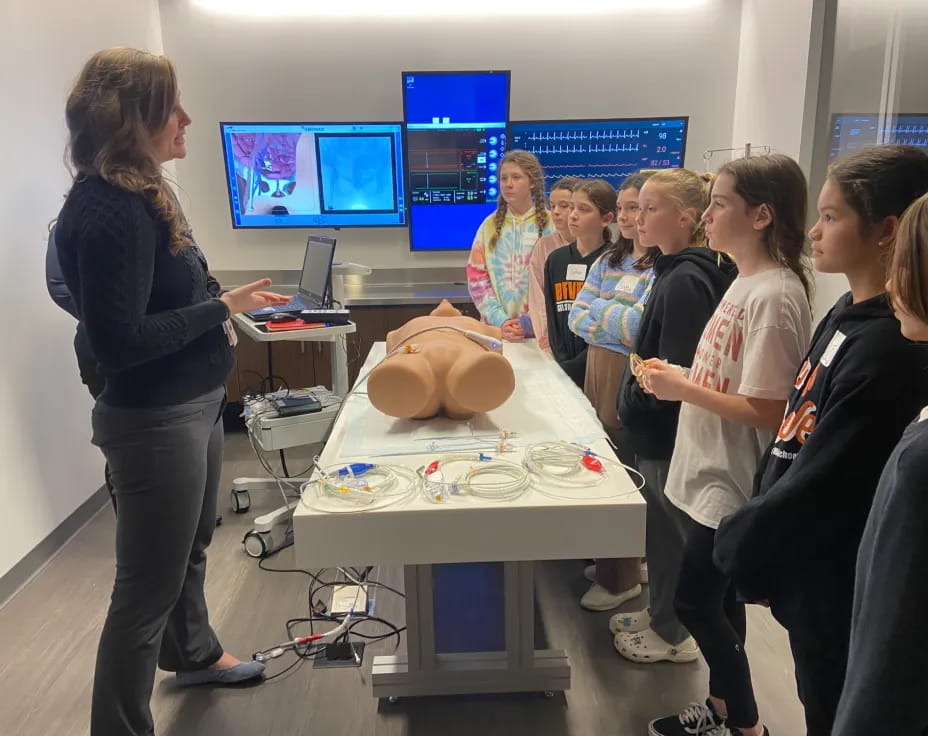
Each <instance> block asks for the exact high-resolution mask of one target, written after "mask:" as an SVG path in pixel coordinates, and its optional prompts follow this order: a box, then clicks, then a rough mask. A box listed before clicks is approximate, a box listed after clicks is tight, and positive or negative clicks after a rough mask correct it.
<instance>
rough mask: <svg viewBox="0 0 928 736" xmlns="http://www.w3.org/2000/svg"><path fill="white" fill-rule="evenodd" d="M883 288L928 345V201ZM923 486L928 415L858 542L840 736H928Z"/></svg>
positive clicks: (897, 461)
mask: <svg viewBox="0 0 928 736" xmlns="http://www.w3.org/2000/svg"><path fill="white" fill-rule="evenodd" d="M886 285H887V287H888V288H889V293H890V295H891V297H892V302H893V307H894V308H895V312H896V317H897V318H898V319H899V323H900V325H901V327H902V334H903V335H904V336H905V337H906V338H907V339H909V340H914V341H917V342H923V343H924V342H928V194H926V195H925V196H923V197H921V199H919V200H918V201H917V202H916V203H915V204H913V205H912V206H911V207H909V209H908V210H906V213H905V215H904V216H903V218H902V221H901V222H900V223H899V234H898V235H897V236H896V243H895V245H894V246H893V259H892V264H891V266H890V272H889V281H888V282H887V284H886ZM925 379H928V376H925V377H924V378H923V379H922V382H924V381H925ZM926 478H928V407H925V408H923V409H922V411H921V413H920V414H919V416H918V417H917V418H916V420H915V421H914V422H912V423H911V424H910V425H909V426H908V428H907V429H906V430H905V433H904V434H903V435H902V439H901V440H900V441H899V444H898V445H896V449H895V450H894V451H893V454H892V455H891V456H890V458H889V462H887V463H886V467H885V468H884V469H883V475H882V476H880V485H879V486H878V487H877V490H876V497H875V498H874V499H873V508H872V509H871V510H870V518H869V519H868V520H867V527H866V529H865V530H864V536H863V540H862V541H861V543H860V551H859V552H858V554H857V581H856V583H855V586H854V616H853V619H852V622H851V652H850V658H849V660H848V666H847V677H846V678H845V681H844V691H843V692H842V694H841V703H840V704H839V705H838V715H837V717H836V720H835V727H834V730H833V731H832V734H833V736H870V734H875V733H892V734H909V733H910V734H926V733H928V710H926V709H925V703H924V699H925V693H928V669H926V668H925V666H924V664H923V662H922V659H921V657H913V656H912V652H924V651H925V650H926V649H928V627H926V626H925V622H926V621H928V593H926V590H925V570H928V493H926V492H925V479H926Z"/></svg>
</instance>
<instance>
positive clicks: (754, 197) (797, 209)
mask: <svg viewBox="0 0 928 736" xmlns="http://www.w3.org/2000/svg"><path fill="white" fill-rule="evenodd" d="M722 174H728V175H729V176H731V177H732V179H734V181H735V192H737V194H738V196H739V197H741V198H742V199H743V200H744V201H745V202H747V204H748V206H749V207H759V206H760V205H766V206H767V207H768V208H770V215H771V224H770V226H769V227H767V228H766V229H765V230H764V244H765V246H766V248H767V254H768V255H769V256H770V257H771V258H772V259H773V261H774V262H776V263H778V264H780V265H781V266H785V267H786V268H788V269H789V270H790V271H792V272H793V273H795V274H796V276H798V277H799V280H800V281H801V282H802V287H803V288H804V289H805V292H806V297H808V298H810V299H811V296H812V280H811V279H810V277H809V276H810V273H811V268H810V266H809V254H808V249H807V247H806V244H807V243H806V210H807V207H808V199H809V188H808V186H807V184H806V177H805V174H803V173H802V169H800V168H799V164H797V163H796V162H795V161H794V160H793V159H791V158H790V157H789V156H785V155H783V154H782V153H771V154H768V155H765V156H752V157H751V158H739V159H735V160H734V161H730V162H728V163H727V164H725V165H724V166H722V168H720V169H719V172H718V176H721V175H722Z"/></svg>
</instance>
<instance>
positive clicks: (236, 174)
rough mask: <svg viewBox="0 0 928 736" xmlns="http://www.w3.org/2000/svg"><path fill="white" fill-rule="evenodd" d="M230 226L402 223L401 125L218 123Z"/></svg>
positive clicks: (342, 225)
mask: <svg viewBox="0 0 928 736" xmlns="http://www.w3.org/2000/svg"><path fill="white" fill-rule="evenodd" d="M219 126H220V131H221V133H222V148H223V153H224V160H225V169H226V182H227V184H228V189H229V207H230V209H231V212H232V226H233V227H235V228H279V227H302V228H334V227H399V226H404V225H406V199H405V192H404V186H403V146H402V126H401V125H400V123H220V124H219Z"/></svg>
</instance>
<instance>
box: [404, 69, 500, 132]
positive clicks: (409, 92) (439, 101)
mask: <svg viewBox="0 0 928 736" xmlns="http://www.w3.org/2000/svg"><path fill="white" fill-rule="evenodd" d="M403 109H404V113H405V115H404V120H405V121H406V125H407V126H409V127H416V126H423V125H424V126H449V125H477V126H484V127H486V126H489V125H491V124H495V125H499V124H502V125H503V127H505V125H506V121H507V120H508V119H509V72H403Z"/></svg>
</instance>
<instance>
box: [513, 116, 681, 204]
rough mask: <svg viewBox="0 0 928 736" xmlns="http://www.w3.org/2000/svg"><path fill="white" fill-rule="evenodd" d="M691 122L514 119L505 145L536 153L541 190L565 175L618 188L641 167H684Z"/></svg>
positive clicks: (672, 119)
mask: <svg viewBox="0 0 928 736" xmlns="http://www.w3.org/2000/svg"><path fill="white" fill-rule="evenodd" d="M688 124H689V118H687V117H678V118H625V119H613V120H528V121H513V122H512V123H511V125H510V127H509V131H510V136H509V145H510V148H512V149H522V150H525V151H529V152H531V153H534V154H535V155H536V156H537V157H538V160H539V161H541V165H542V168H543V169H544V170H545V190H546V191H550V189H551V186H552V185H553V184H554V182H556V181H557V180H558V179H560V178H562V177H564V176H576V177H578V178H580V179H605V180H606V181H608V182H609V183H610V184H612V185H613V186H614V187H615V188H616V189H618V188H619V185H620V184H621V183H622V181H623V180H624V179H625V178H626V177H627V176H629V175H630V174H633V173H635V172H636V171H638V170H639V169H670V168H679V167H681V166H683V158H684V155H685V153H686V132H687V125H688Z"/></svg>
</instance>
